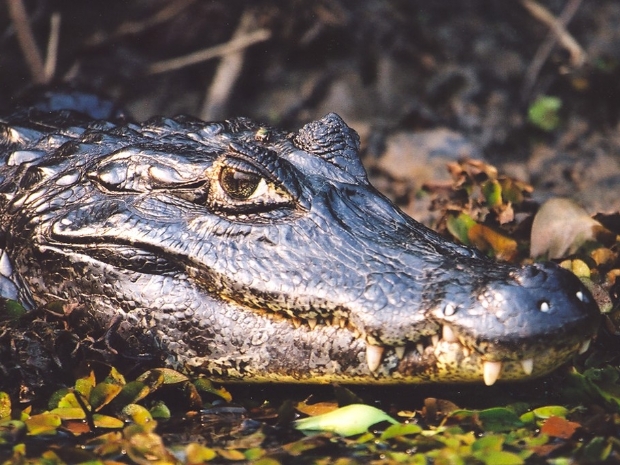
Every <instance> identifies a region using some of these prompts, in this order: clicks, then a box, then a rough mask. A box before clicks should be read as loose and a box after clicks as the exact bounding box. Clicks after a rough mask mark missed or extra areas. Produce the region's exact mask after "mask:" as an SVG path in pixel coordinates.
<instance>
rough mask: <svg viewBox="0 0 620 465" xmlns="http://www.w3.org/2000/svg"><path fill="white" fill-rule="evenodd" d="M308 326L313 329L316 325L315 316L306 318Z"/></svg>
mask: <svg viewBox="0 0 620 465" xmlns="http://www.w3.org/2000/svg"><path fill="white" fill-rule="evenodd" d="M308 326H310V329H314V328H315V327H316V318H308Z"/></svg>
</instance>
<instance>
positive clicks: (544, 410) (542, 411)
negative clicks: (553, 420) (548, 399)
mask: <svg viewBox="0 0 620 465" xmlns="http://www.w3.org/2000/svg"><path fill="white" fill-rule="evenodd" d="M532 411H533V412H534V415H536V418H540V419H547V418H549V417H560V418H566V415H567V414H568V409H567V408H566V407H562V406H561V405H546V406H544V407H539V408H536V409H534V410H532Z"/></svg>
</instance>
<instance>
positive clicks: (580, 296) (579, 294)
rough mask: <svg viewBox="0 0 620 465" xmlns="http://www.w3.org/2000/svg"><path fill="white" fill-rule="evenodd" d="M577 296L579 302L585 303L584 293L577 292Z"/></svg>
mask: <svg viewBox="0 0 620 465" xmlns="http://www.w3.org/2000/svg"><path fill="white" fill-rule="evenodd" d="M575 295H576V296H577V298H578V299H579V300H581V301H582V302H583V300H584V297H583V292H581V291H577V294H575Z"/></svg>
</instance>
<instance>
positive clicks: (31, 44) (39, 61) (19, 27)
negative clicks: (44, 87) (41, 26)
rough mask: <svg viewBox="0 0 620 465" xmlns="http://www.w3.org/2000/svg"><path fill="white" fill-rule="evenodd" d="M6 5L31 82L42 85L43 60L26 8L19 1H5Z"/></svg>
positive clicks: (43, 76)
mask: <svg viewBox="0 0 620 465" xmlns="http://www.w3.org/2000/svg"><path fill="white" fill-rule="evenodd" d="M6 4H7V7H8V9H9V16H10V17H11V21H12V22H13V26H14V27H15V31H16V33H17V41H18V42H19V47H20V48H21V50H22V53H23V54H24V59H25V60H26V64H27V65H28V68H29V69H30V75H31V76H32V80H33V82H35V83H37V84H43V83H45V82H46V80H45V70H44V66H43V58H42V57H41V52H40V51H39V48H38V47H37V43H36V41H35V40H34V34H33V33H32V28H31V27H30V21H29V20H28V14H27V13H26V8H25V7H24V4H23V2H22V1H21V0H6Z"/></svg>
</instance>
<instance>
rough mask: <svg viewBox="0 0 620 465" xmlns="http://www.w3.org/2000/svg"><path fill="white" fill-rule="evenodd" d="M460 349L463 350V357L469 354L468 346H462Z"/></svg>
mask: <svg viewBox="0 0 620 465" xmlns="http://www.w3.org/2000/svg"><path fill="white" fill-rule="evenodd" d="M461 350H462V351H463V357H469V356H470V355H471V351H470V350H469V348H467V347H463V348H462V349H461Z"/></svg>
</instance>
